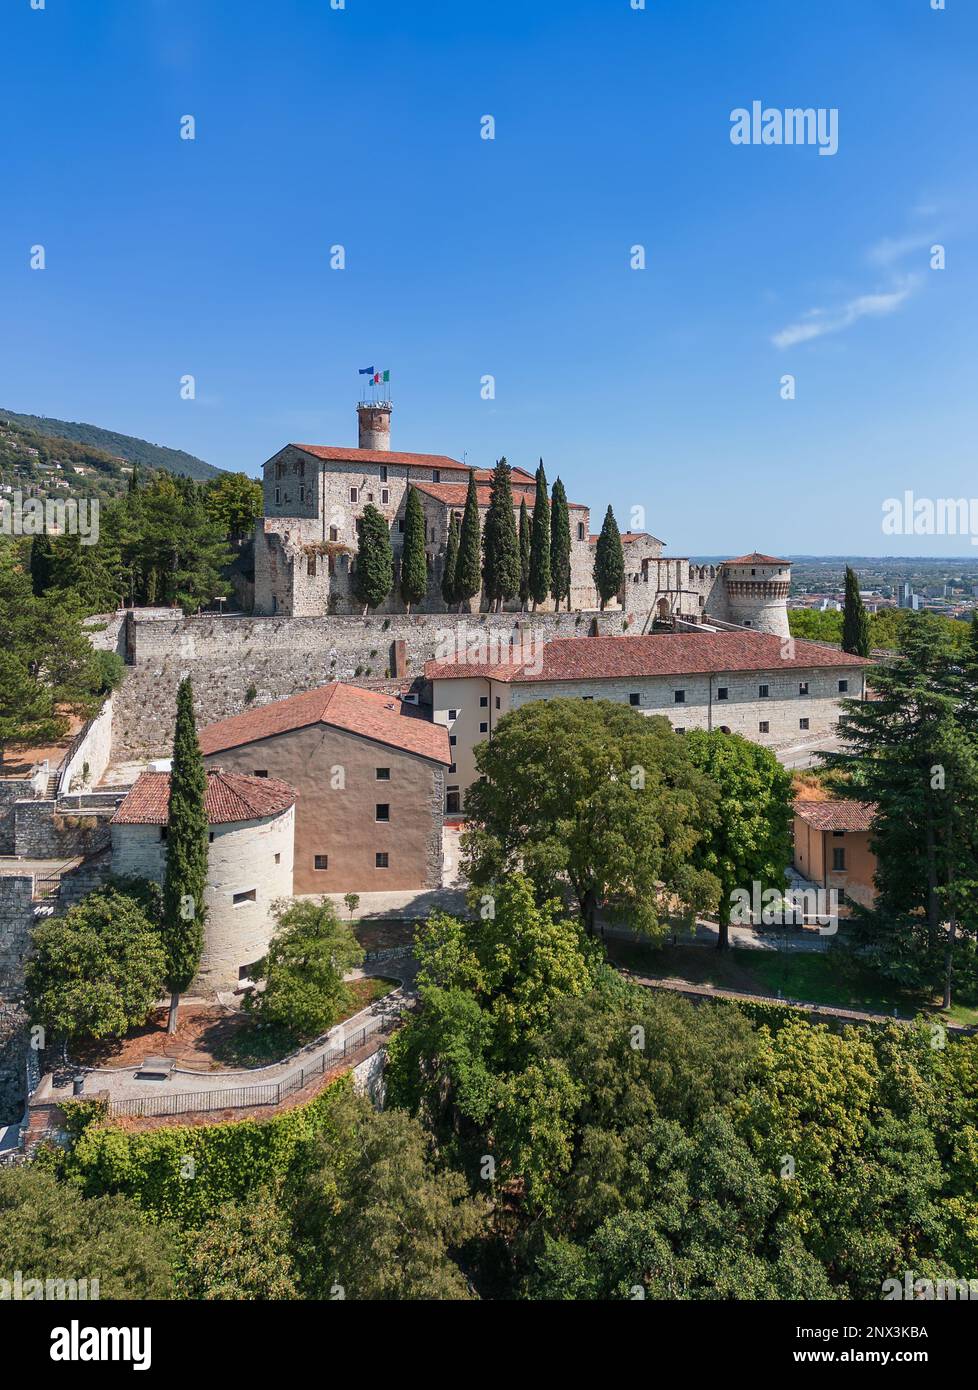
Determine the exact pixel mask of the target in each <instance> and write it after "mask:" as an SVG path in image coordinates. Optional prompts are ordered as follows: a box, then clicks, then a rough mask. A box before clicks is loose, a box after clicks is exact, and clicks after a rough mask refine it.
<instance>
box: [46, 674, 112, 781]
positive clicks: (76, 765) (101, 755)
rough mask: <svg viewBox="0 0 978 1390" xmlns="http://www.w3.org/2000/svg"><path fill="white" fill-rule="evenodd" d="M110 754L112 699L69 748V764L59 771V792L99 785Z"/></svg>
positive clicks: (108, 700)
mask: <svg viewBox="0 0 978 1390" xmlns="http://www.w3.org/2000/svg"><path fill="white" fill-rule="evenodd" d="M111 753H112V697H111V696H109V698H108V699H107V700H106V701H105V703H104V704H103V706H102V708H101V709H100V710H99V712H98V714H97V715H95V717H94V718H93V719H90V720H89V721H88V723H87V724H86V725H85V729H84V734H83V736H82V738H81V739H79V741H78V743H77V744H76V745H75V746H74V747H73V748H72V751H71V754H70V756H69V758H68V761H67V762H66V763H65V764H64V766H63V767H61V768H60V769H59V774H58V791H59V793H62V794H64V793H65V792H69V791H74V790H79V789H80V788H81V787H94V786H95V785H96V784H97V783H98V782H100V781H101V779H102V776H103V774H104V772H105V769H106V768H107V767H108V765H109V759H110V757H111Z"/></svg>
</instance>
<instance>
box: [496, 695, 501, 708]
mask: <svg viewBox="0 0 978 1390" xmlns="http://www.w3.org/2000/svg"><path fill="white" fill-rule="evenodd" d="M499 705H500V700H499V696H498V695H497V696H496V708H497V709H499Z"/></svg>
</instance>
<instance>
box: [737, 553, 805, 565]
mask: <svg viewBox="0 0 978 1390" xmlns="http://www.w3.org/2000/svg"><path fill="white" fill-rule="evenodd" d="M723 563H724V564H725V565H785V566H790V565H791V561H790V560H778V559H775V557H774V556H773V555H762V554H761V553H760V552H759V551H757V550H754V551H752V552H751V554H750V555H738V556H737V557H736V558H735V559H733V560H724V561H723Z"/></svg>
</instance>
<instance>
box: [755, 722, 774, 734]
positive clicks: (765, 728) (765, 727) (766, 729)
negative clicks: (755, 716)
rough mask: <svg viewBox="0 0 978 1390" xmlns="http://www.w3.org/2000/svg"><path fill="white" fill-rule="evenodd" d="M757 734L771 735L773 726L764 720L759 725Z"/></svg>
mask: <svg viewBox="0 0 978 1390" xmlns="http://www.w3.org/2000/svg"><path fill="white" fill-rule="evenodd" d="M757 732H758V733H759V734H769V733H770V732H771V726H770V724H769V723H768V722H767V720H766V719H762V720H761V722H760V724H758V726H757Z"/></svg>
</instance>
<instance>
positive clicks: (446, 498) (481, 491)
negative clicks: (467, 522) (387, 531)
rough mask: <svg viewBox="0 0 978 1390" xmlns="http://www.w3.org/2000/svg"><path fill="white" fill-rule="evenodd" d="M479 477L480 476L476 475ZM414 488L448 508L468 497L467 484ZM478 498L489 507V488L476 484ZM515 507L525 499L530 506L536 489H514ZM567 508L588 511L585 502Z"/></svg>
mask: <svg viewBox="0 0 978 1390" xmlns="http://www.w3.org/2000/svg"><path fill="white" fill-rule="evenodd" d="M476 476H477V477H478V475H476ZM414 486H415V487H416V488H417V490H418V491H419V492H424V493H427V495H428V496H429V497H434V498H436V499H437V500H438V501H439V502H444V503H445V505H446V506H448V507H464V506H465V499H466V497H467V496H468V484H467V483H424V482H422V483H415V484H414ZM475 491H476V496H477V498H478V500H479V506H480V507H488V505H489V499H490V496H491V492H490V489H489V486H488V485H487V484H486V485H483V484H481V483H478V482H477V484H476V489H475ZM512 491H513V503H514V506H517V507H518V506H519V502H520V498H521V497H525V498H526V500H527V505H529V504H530V503H531V502H532V501H533V498H534V497H535V495H536V488H535V487H530V486H529V485H527V486H525V487H524V486H520V487H517V488H513V490H512ZM567 506H568V507H569V508H570V510H571V511H587V507H586V506H585V504H584V503H583V502H568V503H567Z"/></svg>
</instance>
